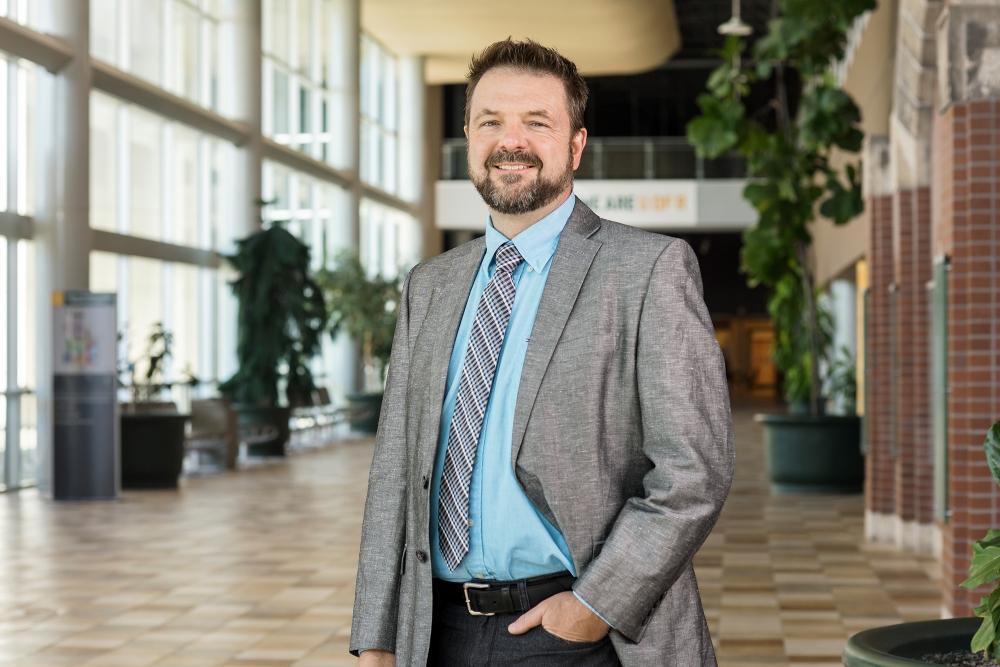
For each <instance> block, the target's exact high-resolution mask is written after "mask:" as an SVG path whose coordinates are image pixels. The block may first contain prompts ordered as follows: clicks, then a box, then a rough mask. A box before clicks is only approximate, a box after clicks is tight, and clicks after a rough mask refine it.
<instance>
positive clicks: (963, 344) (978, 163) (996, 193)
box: [934, 1, 1000, 615]
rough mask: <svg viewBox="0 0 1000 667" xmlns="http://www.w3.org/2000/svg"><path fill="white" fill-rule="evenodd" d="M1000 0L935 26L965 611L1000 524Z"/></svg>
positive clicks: (954, 8) (955, 596)
mask: <svg viewBox="0 0 1000 667" xmlns="http://www.w3.org/2000/svg"><path fill="white" fill-rule="evenodd" d="M998 22H1000V3H998V2H996V1H992V2H985V1H984V2H980V3H961V4H955V3H949V4H948V6H947V7H946V8H945V10H944V13H943V15H942V17H941V20H940V21H939V23H938V42H939V43H940V44H942V45H943V46H944V48H940V49H938V54H939V60H938V78H939V80H940V81H941V82H942V85H941V86H940V89H939V90H940V95H941V99H940V100H939V102H940V105H939V110H940V113H939V114H938V116H937V118H936V119H935V132H934V139H935V149H934V150H935V154H936V155H940V156H941V157H942V158H943V159H941V160H935V161H934V162H935V170H936V178H935V183H938V182H940V186H939V188H940V190H939V192H938V193H937V194H936V196H935V200H936V203H937V206H936V207H935V214H936V215H935V218H936V219H935V227H934V232H935V236H934V253H935V254H936V255H937V254H946V255H949V256H950V261H951V272H950V276H949V279H948V294H947V298H948V309H947V318H948V322H947V332H948V334H947V335H948V341H947V342H948V345H947V348H948V357H947V360H948V371H947V378H948V401H947V404H948V408H947V409H948V418H947V423H946V424H945V427H946V428H945V430H946V433H947V440H948V450H947V454H948V495H947V499H948V507H949V510H950V516H949V518H948V520H947V521H946V522H945V524H944V530H943V537H944V553H943V559H942V560H943V562H942V573H943V576H944V584H943V585H944V589H945V590H944V593H945V606H946V608H947V609H949V610H950V611H951V613H953V614H955V615H966V614H968V613H970V611H971V610H972V608H973V607H974V606H976V604H977V603H978V602H979V598H980V597H981V595H982V594H983V592H984V591H971V592H970V591H966V590H964V589H961V588H959V587H958V584H959V582H961V581H962V580H963V579H964V578H965V576H966V573H967V572H968V567H969V560H970V555H971V548H972V542H973V541H975V540H977V539H979V538H980V537H982V536H983V535H984V534H985V533H986V531H987V530H988V529H990V528H997V527H1000V512H998V506H1000V502H998V500H1000V493H998V489H997V485H996V483H995V482H994V481H993V479H992V476H991V475H990V471H989V468H988V466H987V465H986V461H985V458H984V454H983V449H982V444H983V439H984V437H985V433H986V429H987V428H988V427H989V426H990V424H992V423H993V422H994V421H996V420H997V419H998V418H1000V82H998V81H997V80H996V77H994V76H992V69H991V67H990V63H992V62H995V61H996V60H997V58H998V57H1000V44H998V43H997V41H996V40H995V39H993V38H987V37H984V36H989V35H991V34H992V28H993V27H994V26H995V25H996V24H997V23H998Z"/></svg>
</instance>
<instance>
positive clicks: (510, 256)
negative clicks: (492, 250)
mask: <svg viewBox="0 0 1000 667" xmlns="http://www.w3.org/2000/svg"><path fill="white" fill-rule="evenodd" d="M521 259H522V257H521V253H520V252H518V251H517V247H516V246H515V245H514V244H513V243H511V242H510V241H508V242H507V243H504V244H503V245H502V246H500V248H499V249H498V250H497V271H513V270H514V269H516V268H517V265H518V264H520V263H521Z"/></svg>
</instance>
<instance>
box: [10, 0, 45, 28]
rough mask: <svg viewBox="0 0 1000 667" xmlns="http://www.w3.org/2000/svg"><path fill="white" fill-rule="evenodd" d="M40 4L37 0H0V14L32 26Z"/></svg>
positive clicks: (35, 20) (36, 21)
mask: <svg viewBox="0 0 1000 667" xmlns="http://www.w3.org/2000/svg"><path fill="white" fill-rule="evenodd" d="M41 4H42V3H40V2H38V0H0V16H2V17H4V18H7V19H10V20H11V21H16V22H18V23H20V24H22V25H26V26H29V27H32V28H34V27H36V26H37V25H38V12H39V10H40V5H41Z"/></svg>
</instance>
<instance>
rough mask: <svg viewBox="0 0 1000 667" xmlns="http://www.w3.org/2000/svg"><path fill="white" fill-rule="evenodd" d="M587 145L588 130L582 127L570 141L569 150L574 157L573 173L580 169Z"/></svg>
mask: <svg viewBox="0 0 1000 667" xmlns="http://www.w3.org/2000/svg"><path fill="white" fill-rule="evenodd" d="M586 145H587V128H585V127H581V128H580V129H579V130H577V131H576V132H574V133H573V136H572V137H571V138H570V140H569V150H570V153H571V154H572V155H573V171H576V170H577V169H578V168H579V167H580V159H581V158H582V157H583V149H584V147H586Z"/></svg>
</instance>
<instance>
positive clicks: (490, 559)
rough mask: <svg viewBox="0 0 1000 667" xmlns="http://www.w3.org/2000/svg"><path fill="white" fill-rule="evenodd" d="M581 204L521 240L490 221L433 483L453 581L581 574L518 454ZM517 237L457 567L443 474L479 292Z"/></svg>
mask: <svg viewBox="0 0 1000 667" xmlns="http://www.w3.org/2000/svg"><path fill="white" fill-rule="evenodd" d="M575 205H576V195H573V194H571V195H570V196H569V198H568V199H566V201H565V202H563V203H562V204H561V205H560V206H559V208H557V209H556V210H554V211H552V212H551V213H549V214H548V215H547V216H545V217H544V218H542V219H541V220H539V221H538V222H536V223H535V224H533V225H531V226H530V227H528V228H527V229H525V230H524V231H522V232H521V233H520V234H518V235H517V236H515V237H514V238H513V239H508V238H507V237H506V236H504V235H503V234H502V233H500V232H498V231H497V230H496V229H495V228H494V227H493V221H492V220H490V219H488V218H487V220H486V253H485V254H484V255H483V261H482V263H480V265H479V271H478V272H477V273H476V280H475V282H474V283H473V284H472V289H471V290H470V292H469V298H468V300H467V301H466V302H465V312H464V313H463V315H462V322H461V324H459V327H458V334H457V335H456V337H455V346H454V348H453V349H452V353H451V362H450V363H449V365H448V380H447V384H446V385H445V387H446V389H445V398H444V406H443V409H442V413H441V434H440V437H439V439H438V447H437V457H436V459H435V463H434V477H433V480H432V482H431V495H430V503H431V517H430V518H431V521H430V531H431V534H430V538H431V567H432V573H433V575H434V576H435V577H437V578H438V579H444V580H446V581H471V580H472V579H488V580H495V581H512V580H515V579H527V578H529V577H537V576H541V575H543V574H552V573H555V572H562V571H564V570H565V571H569V572H570V573H571V574H572V575H573V576H576V568H575V567H574V565H573V559H572V557H571V556H570V553H569V547H568V546H567V545H566V540H565V538H563V536H562V533H560V532H559V530H558V529H556V527H555V526H553V525H552V524H551V523H550V522H549V521H548V520H547V519H546V518H545V517H544V516H543V515H542V514H541V513H540V512H539V511H538V510H537V509H535V506H534V505H532V504H531V501H530V500H529V499H528V496H527V495H525V493H524V490H523V489H522V488H521V485H520V483H519V482H518V481H517V477H516V476H515V475H514V468H513V464H512V463H511V460H510V455H511V445H512V439H513V430H514V407H515V405H516V403H517V389H518V386H519V385H520V383H521V368H522V367H523V366H524V355H525V352H527V349H528V339H529V337H530V336H531V330H532V327H533V326H534V324H535V314H536V313H537V312H538V304H539V302H540V301H541V299H542V290H543V288H544V287H545V281H546V280H547V279H548V277H549V268H550V267H551V265H552V256H553V255H555V252H556V246H558V245H559V236H560V234H561V233H562V230H563V228H564V227H565V226H566V222H567V221H568V220H569V216H570V213H572V212H573V207H574V206H575ZM509 240H513V242H514V245H515V246H516V247H517V250H518V252H520V253H521V257H523V258H524V261H523V262H521V263H520V264H519V265H518V267H517V268H516V269H515V270H514V275H513V278H514V284H515V285H516V287H517V291H516V293H515V295H514V306H513V308H512V309H511V314H510V322H509V323H508V325H507V327H508V328H507V335H506V336H505V337H504V342H503V346H502V347H501V348H500V357H499V359H498V360H497V369H496V373H495V374H494V376H493V389H492V391H491V392H490V398H489V402H488V403H487V404H486V414H485V415H484V417H483V427H482V430H481V431H480V433H479V443H478V446H477V449H476V463H475V466H474V467H473V469H472V483H471V488H470V492H469V519H470V521H471V525H470V527H469V552H468V553H467V554H466V555H465V558H464V559H462V562H461V563H459V565H458V567H457V568H456V569H455V570H454V571H452V570H449V569H448V565H447V564H446V563H445V561H444V557H443V556H442V555H441V543H440V539H439V536H438V504H439V502H440V495H441V473H442V471H443V470H444V454H445V450H446V449H447V447H448V432H449V430H450V426H451V417H452V414H453V413H454V412H455V399H456V398H457V397H458V385H459V380H461V369H462V363H463V361H464V359H465V351H466V348H467V347H468V346H469V336H470V334H471V332H472V321H473V319H474V318H475V316H476V308H477V307H478V306H479V298H480V297H481V296H482V294H483V291H484V290H485V289H486V283H488V282H489V280H490V278H491V277H492V276H493V272H494V271H495V270H496V261H495V255H496V251H497V249H498V248H499V247H500V246H501V245H503V244H504V243H506V242H507V241H509ZM574 595H576V597H577V599H578V600H580V602H582V603H583V604H584V605H586V606H587V608H588V609H590V610H591V611H592V612H594V613H595V614H597V615H598V617H600V618H601V619H602V620H604V621H605V622H607V621H606V619H604V617H603V616H601V615H600V614H599V613H598V612H597V610H595V609H594V608H593V607H591V606H590V604H589V603H588V602H587V601H586V600H584V599H583V598H581V597H580V596H579V595H577V594H576V593H575V592H574Z"/></svg>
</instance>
